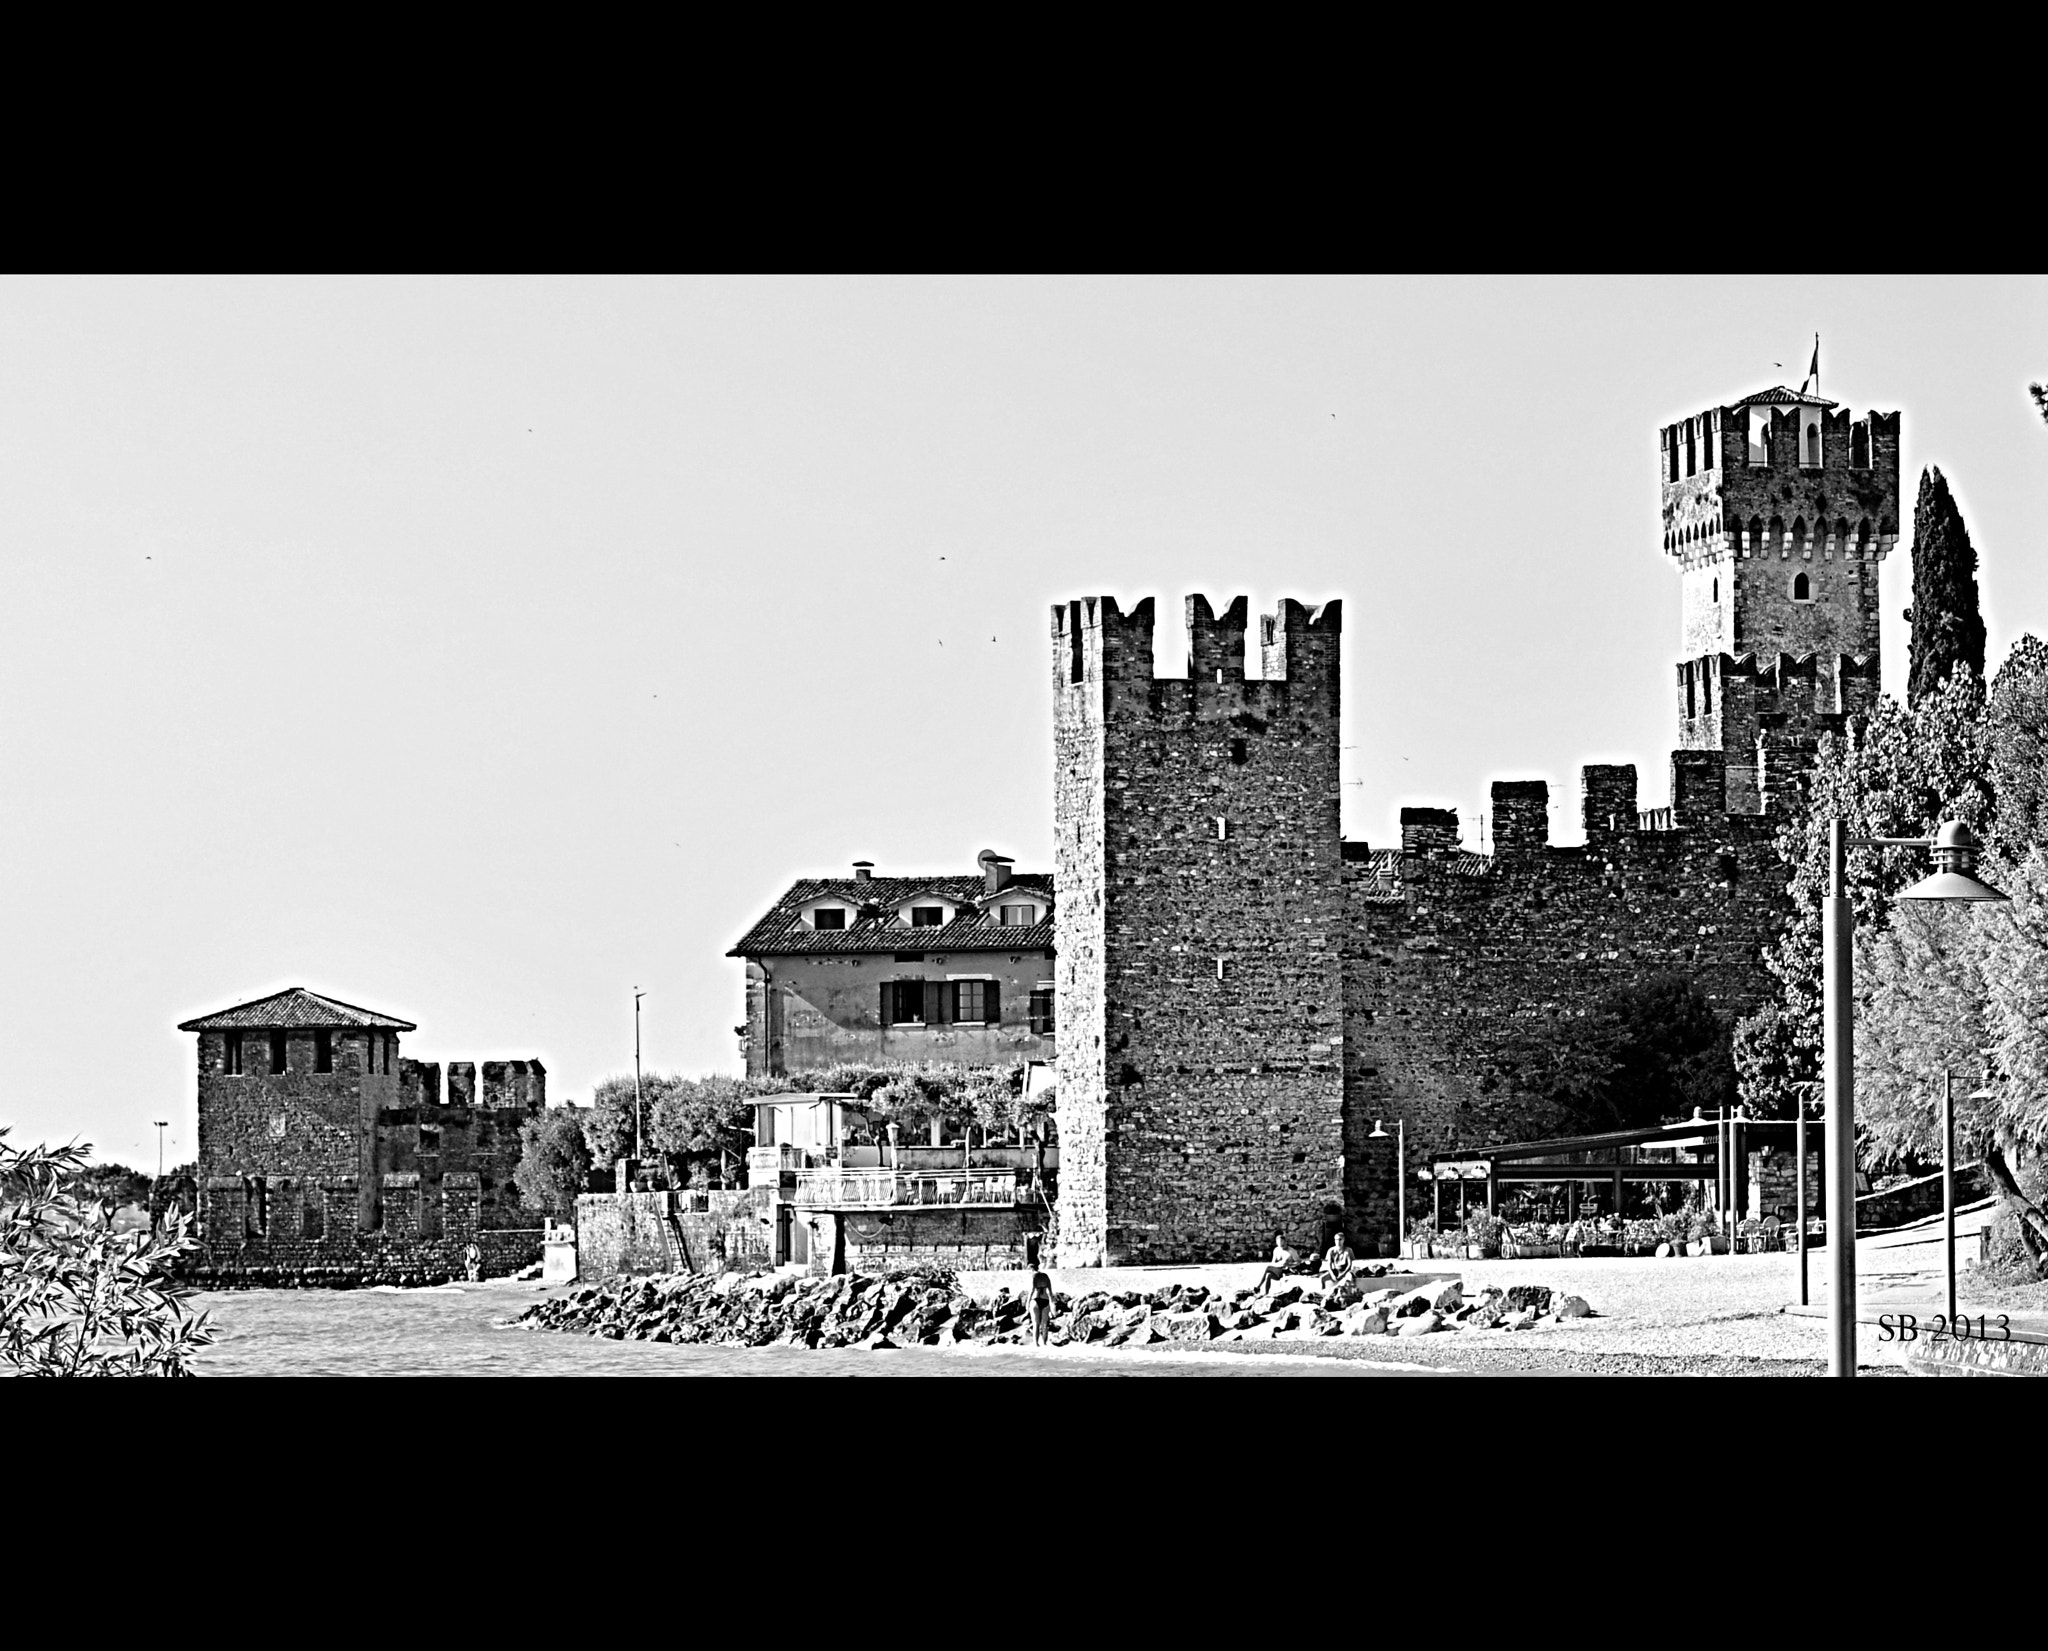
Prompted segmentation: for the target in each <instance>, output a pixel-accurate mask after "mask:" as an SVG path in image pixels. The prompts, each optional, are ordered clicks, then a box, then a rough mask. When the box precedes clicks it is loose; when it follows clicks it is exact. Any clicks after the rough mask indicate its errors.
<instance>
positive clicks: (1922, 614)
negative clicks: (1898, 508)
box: [1906, 465, 1984, 705]
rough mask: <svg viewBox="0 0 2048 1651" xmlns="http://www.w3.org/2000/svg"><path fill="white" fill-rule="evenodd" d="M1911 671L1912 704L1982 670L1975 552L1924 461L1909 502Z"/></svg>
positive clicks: (1949, 497)
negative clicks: (1916, 491)
mask: <svg viewBox="0 0 2048 1651" xmlns="http://www.w3.org/2000/svg"><path fill="white" fill-rule="evenodd" d="M1906 617H1907V618H1908V619H1909V620H1910V621H1911V622H1912V626H1913V639H1912V646H1911V653H1910V659H1911V662H1912V664H1911V673H1910V675H1909V676H1908V679H1907V683H1906V702H1907V703H1908V704H1909V705H1917V704H1919V703H1920V701H1921V700H1922V699H1924V698H1926V697H1927V695H1929V694H1931V693H1934V692H1935V691H1936V690H1937V689H1939V688H1940V686H1941V685H1942V684H1943V683H1944V682H1946V681H1948V680H1949V679H1950V678H1951V677H1955V676H1961V675H1964V674H1966V673H1967V674H1968V675H1970V676H1973V677H1982V676H1983V674H1984V616H1983V614H1982V613H1981V612H1980V611H1979V609H1978V605H1977V552H1976V549H1975V548H1974V547H1973V546H1972V545H1971V543H1970V530H1969V529H1968V528H1967V527H1965V526H1964V525H1963V513H1962V511H1961V510H1960V509H1958V508H1957V506H1956V501H1955V496H1954V495H1953V494H1952V493H1950V492H1949V486H1948V478H1947V477H1946V476H1944V475H1943V474H1942V473H1941V472H1940V471H1939V470H1937V469H1936V468H1935V467H1934V466H1932V465H1929V466H1928V467H1927V469H1926V470H1924V471H1922V472H1921V474H1920V497H1919V498H1918V499H1917V500H1916V501H1915V502H1914V505H1913V606H1912V607H1911V608H1910V609H1909V610H1908V611H1907V615H1906Z"/></svg>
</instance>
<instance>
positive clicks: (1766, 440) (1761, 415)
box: [1749, 407, 1771, 464]
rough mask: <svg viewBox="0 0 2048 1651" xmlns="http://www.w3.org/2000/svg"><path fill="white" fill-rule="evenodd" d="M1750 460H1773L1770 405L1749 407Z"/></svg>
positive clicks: (1765, 461)
mask: <svg viewBox="0 0 2048 1651" xmlns="http://www.w3.org/2000/svg"><path fill="white" fill-rule="evenodd" d="M1749 462H1750V463H1751V464H1769V463H1770V462H1771V410H1770V408H1768V407H1752V408H1750V409H1749Z"/></svg>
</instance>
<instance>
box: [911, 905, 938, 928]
mask: <svg viewBox="0 0 2048 1651" xmlns="http://www.w3.org/2000/svg"><path fill="white" fill-rule="evenodd" d="M945 921H946V908H945V907H944V906H912V907H911V908H910V926H911V927H912V928H913V929H936V928H939V927H941V926H943V925H944V923H945Z"/></svg>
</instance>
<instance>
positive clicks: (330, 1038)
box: [313, 1032, 334, 1072]
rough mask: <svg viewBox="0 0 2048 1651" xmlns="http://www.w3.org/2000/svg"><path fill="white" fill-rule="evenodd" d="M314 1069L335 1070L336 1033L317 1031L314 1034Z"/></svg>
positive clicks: (316, 1070) (317, 1070) (320, 1070)
mask: <svg viewBox="0 0 2048 1651" xmlns="http://www.w3.org/2000/svg"><path fill="white" fill-rule="evenodd" d="M313 1070H314V1071H315V1072H332V1071H333V1070H334V1034H333V1033H332V1032H315V1033H314V1034H313Z"/></svg>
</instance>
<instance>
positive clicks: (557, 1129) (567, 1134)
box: [512, 1106, 590, 1221]
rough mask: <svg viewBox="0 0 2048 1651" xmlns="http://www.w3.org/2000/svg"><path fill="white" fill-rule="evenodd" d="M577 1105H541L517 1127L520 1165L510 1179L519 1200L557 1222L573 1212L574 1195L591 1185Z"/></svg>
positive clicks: (530, 1208) (586, 1146) (580, 1111)
mask: <svg viewBox="0 0 2048 1651" xmlns="http://www.w3.org/2000/svg"><path fill="white" fill-rule="evenodd" d="M582 1118H583V1113H582V1109H581V1108H579V1107H572V1106H549V1107H543V1108H542V1109H541V1110H540V1111H539V1112H536V1113H535V1114H534V1115H533V1116H532V1117H530V1118H528V1119H527V1120H526V1122H525V1123H523V1124H521V1125H520V1126H519V1166H518V1168H516V1169H515V1170H513V1172H512V1181H513V1184H514V1185H515V1186H517V1187H518V1188H519V1202H520V1203H521V1204H522V1205H524V1206H525V1207H526V1208H527V1209H529V1210H540V1211H542V1212H543V1213H545V1214H547V1215H550V1216H552V1217H553V1218H554V1219H555V1220H557V1221H566V1220H568V1219H569V1218H570V1217H571V1216H572V1215H574V1214H575V1213H576V1195H577V1194H578V1193H580V1192H582V1191H584V1190H585V1188H587V1187H588V1186H589V1184H590V1148H589V1146H588V1145H587V1144H586V1143H585V1141H584V1138H583V1123H582Z"/></svg>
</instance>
